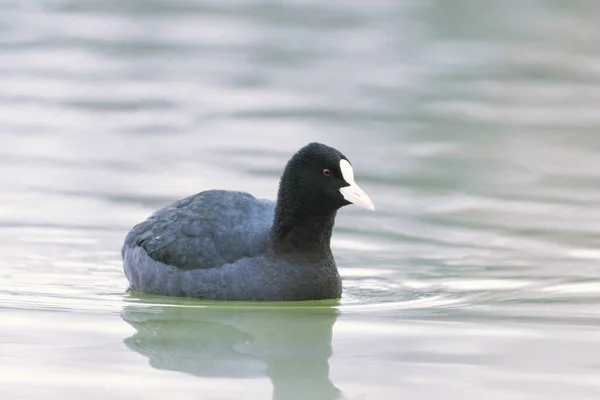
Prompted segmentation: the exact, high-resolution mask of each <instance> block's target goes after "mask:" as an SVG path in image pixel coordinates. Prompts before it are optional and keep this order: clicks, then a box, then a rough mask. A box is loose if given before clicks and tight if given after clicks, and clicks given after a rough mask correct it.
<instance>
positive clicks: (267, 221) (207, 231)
mask: <svg viewBox="0 0 600 400" xmlns="http://www.w3.org/2000/svg"><path fill="white" fill-rule="evenodd" d="M351 203H353V204H356V205H358V206H360V207H363V208H366V209H369V210H374V206H373V203H372V202H371V200H370V199H369V197H368V196H367V195H366V193H365V192H363V190H362V189H361V188H360V187H359V186H358V185H357V184H356V183H355V182H354V172H353V170H352V166H351V165H350V162H349V161H348V159H347V158H346V157H345V156H344V155H343V154H342V153H341V152H339V151H338V150H336V149H334V148H333V147H329V146H326V145H324V144H321V143H310V144H308V145H307V146H305V147H303V148H301V149H300V150H299V151H298V152H297V153H296V154H294V156H293V157H292V158H291V159H290V161H289V162H288V163H287V165H286V167H285V169H284V171H283V174H282V176H281V180H280V183H279V192H278V195H277V201H276V202H275V203H273V202H272V201H269V200H262V199H257V198H255V197H253V196H252V195H250V194H248V193H245V192H237V191H225V190H208V191H205V192H201V193H198V194H196V195H193V196H190V197H187V198H184V199H182V200H178V201H176V202H174V203H172V204H170V205H168V206H166V207H164V208H162V209H160V210H158V211H156V212H155V213H154V214H152V215H151V216H150V217H149V218H148V219H147V220H145V221H144V222H142V223H140V224H138V225H136V226H135V227H134V228H133V229H132V230H131V231H130V232H129V233H128V234H127V237H126V238H125V243H124V245H123V247H122V249H121V255H122V257H123V263H124V269H125V275H126V276H127V279H128V280H129V282H130V283H131V286H132V287H133V288H135V289H138V290H141V291H143V292H147V293H153V294H162V295H171V296H188V297H197V298H202V299H211V300H320V299H334V298H339V297H340V296H341V294H342V284H341V279H340V276H339V274H338V271H337V267H336V265H335V261H334V259H333V255H332V253H331V248H330V240H331V232H332V229H333V224H334V219H335V215H336V212H337V210H338V209H339V208H341V207H343V206H345V205H348V204H351Z"/></svg>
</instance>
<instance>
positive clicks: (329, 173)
mask: <svg viewBox="0 0 600 400" xmlns="http://www.w3.org/2000/svg"><path fill="white" fill-rule="evenodd" d="M323 175H325V176H331V171H330V170H328V169H327V168H325V169H324V170H323Z"/></svg>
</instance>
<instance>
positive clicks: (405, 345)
mask: <svg viewBox="0 0 600 400" xmlns="http://www.w3.org/2000/svg"><path fill="white" fill-rule="evenodd" d="M599 20H600V3H598V2H595V1H572V2H563V1H541V0H540V1H533V0H531V1H505V2H491V1H490V2H481V1H467V0H461V1H458V0H452V1H446V0H444V1H442V0H438V1H435V0H431V1H408V0H405V1H392V0H376V1H374V2H361V1H349V0H344V1H342V0H333V1H328V2H314V1H299V0H296V1H293V0H291V1H274V0H273V1H260V0H243V1H242V0H239V1H217V0H211V1H200V0H198V1H192V0H176V1H167V0H152V1H146V0H144V1H142V0H137V1H136V0H130V1H126V2H121V1H116V0H106V1H91V0H86V1H84V0H77V1H75V0H45V1H43V0H39V1H36V0H28V1H25V0H14V1H10V0H9V1H0V34H1V35H0V254H2V257H1V258H0V398H2V400H5V399H6V400H9V399H10V400H13V399H28V400H29V399H65V400H66V399H82V398H85V399H121V398H126V399H144V400H150V399H157V400H158V399H160V400H164V399H165V398H177V399H178V400H186V399H202V400H204V399H215V400H221V399H277V400H285V399H323V400H328V399H335V398H346V399H352V400H354V399H356V400H359V399H360V400H365V399H376V400H381V399H394V400H395V399H403V398H411V399H440V398H446V399H478V400H479V399H486V400H487V399H511V400H521V399H527V400H529V399H540V400H547V399H561V400H562V399H577V400H580V399H581V400H596V399H598V398H600V361H599V360H600V307H599V305H600V265H599V264H600V247H599V243H600V112H599V110H600V24H598V21H599ZM315 140H316V141H321V142H324V143H327V144H330V145H333V146H335V147H337V148H339V149H340V150H341V151H343V152H344V153H345V154H346V155H347V156H348V157H349V158H350V160H351V161H352V163H353V165H354V168H355V171H356V179H357V182H358V183H359V184H360V185H361V187H363V188H364V189H365V191H367V193H369V195H370V196H371V198H372V199H373V201H374V203H375V205H376V207H377V211H376V212H374V213H370V212H367V211H364V210H360V209H358V208H356V207H355V208H351V207H346V208H344V209H343V210H341V211H340V212H339V214H338V218H337V223H336V229H335V233H334V237H333V241H332V247H333V250H334V254H335V256H336V260H337V263H338V266H339V269H340V273H341V275H342V277H343V281H344V295H343V298H342V299H341V300H340V301H339V302H324V303H309V304H272V303H269V304H224V303H205V302H201V301H197V300H189V299H170V298H164V297H153V296H147V295H143V294H140V293H128V292H127V290H126V289H127V282H126V280H125V277H124V275H123V273H122V264H121V260H120V254H119V250H120V246H121V243H122V240H123V238H124V235H125V234H126V232H127V231H128V230H129V229H130V228H131V227H132V226H133V225H134V224H135V223H137V222H139V221H140V220H142V219H144V218H146V216H148V215H149V214H150V213H151V212H152V211H153V210H154V209H156V208H157V207H160V206H162V205H164V204H166V203H168V202H171V201H173V200H175V199H178V198H180V197H183V196H187V195H189V194H191V193H195V192H198V191H201V190H204V189H208V188H226V189H240V190H246V191H249V192H251V193H253V194H255V195H257V196H259V197H266V198H274V196H275V193H276V187H277V179H278V177H279V174H280V172H281V169H282V167H283V165H284V163H285V162H286V161H287V159H288V158H289V156H290V155H291V154H292V153H293V152H294V151H295V150H296V149H297V148H299V147H300V146H302V145H304V144H306V143H308V142H310V141H315Z"/></svg>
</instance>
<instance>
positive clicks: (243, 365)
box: [121, 299, 340, 400]
mask: <svg viewBox="0 0 600 400" xmlns="http://www.w3.org/2000/svg"><path fill="white" fill-rule="evenodd" d="M137 300H139V299H137ZM288 304H289V303H288ZM337 304H338V303H337V301H327V302H316V303H312V304H305V305H304V304H303V305H292V306H289V305H286V306H284V305H272V306H271V305H256V303H255V305H232V304H231V303H230V304H223V303H221V305H218V304H211V305H208V306H199V305H197V304H196V305H195V306H181V305H175V304H174V305H168V304H162V305H149V304H148V303H145V304H140V303H139V302H137V301H136V303H130V304H128V305H127V306H125V307H124V309H123V311H122V314H121V316H122V318H123V319H124V320H125V321H126V322H127V323H128V324H130V325H131V326H133V327H134V328H135V330H136V332H135V334H134V335H133V336H131V337H129V338H127V339H126V340H125V344H126V345H127V347H129V349H131V350H133V351H135V352H137V353H139V354H141V355H143V356H145V357H147V358H148V360H149V362H150V365H151V366H152V367H154V368H156V369H160V370H168V371H179V372H185V373H188V374H192V375H195V376H198V377H226V378H238V379H242V378H257V377H265V376H266V377H268V378H269V379H270V380H271V382H272V384H273V399H274V400H283V399H285V400H294V399H322V400H333V399H338V398H339V397H340V391H339V389H338V388H336V387H335V386H334V384H333V383H332V382H331V380H330V379H329V362H328V360H329V358H330V357H331V355H332V348H331V337H332V328H333V324H334V323H335V320H336V318H337V313H338V311H337V310H336V309H335V308H333V307H332V306H334V305H337Z"/></svg>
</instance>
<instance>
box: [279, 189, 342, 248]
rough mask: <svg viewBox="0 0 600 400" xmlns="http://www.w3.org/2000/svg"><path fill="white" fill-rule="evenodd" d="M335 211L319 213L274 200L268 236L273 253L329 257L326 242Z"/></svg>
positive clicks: (328, 245) (331, 229)
mask: <svg viewBox="0 0 600 400" xmlns="http://www.w3.org/2000/svg"><path fill="white" fill-rule="evenodd" d="M335 215H336V211H328V212H323V211H321V210H318V209H317V210H316V209H314V208H311V207H310V204H306V205H302V207H300V204H298V206H297V207H296V205H295V204H293V203H292V204H290V203H289V202H285V201H281V199H279V200H278V201H277V206H276V207H275V219H274V221H273V228H272V229H271V237H272V239H273V244H274V248H275V251H277V252H283V253H312V254H315V255H320V256H329V255H331V248H330V241H331V233H332V231H333V224H334V222H335Z"/></svg>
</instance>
